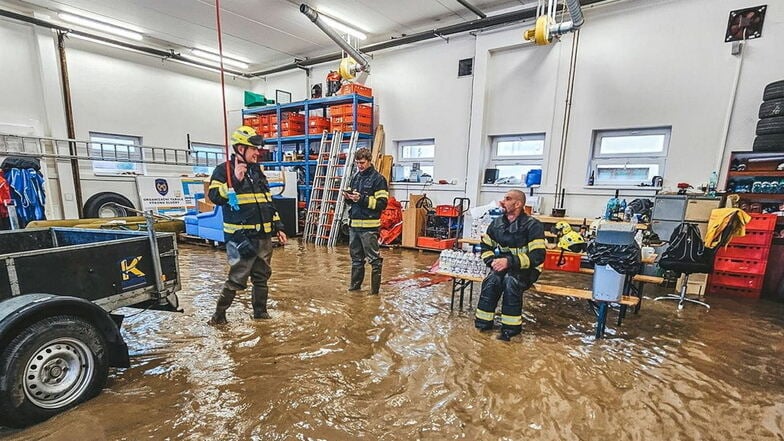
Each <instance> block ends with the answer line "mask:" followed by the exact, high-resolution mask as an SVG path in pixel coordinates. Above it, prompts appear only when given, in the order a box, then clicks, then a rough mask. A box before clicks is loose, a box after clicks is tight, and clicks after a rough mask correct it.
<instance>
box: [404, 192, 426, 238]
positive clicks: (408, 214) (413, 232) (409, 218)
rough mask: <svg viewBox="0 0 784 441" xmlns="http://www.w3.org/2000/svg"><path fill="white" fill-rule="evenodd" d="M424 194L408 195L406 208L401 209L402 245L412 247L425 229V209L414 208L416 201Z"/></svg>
mask: <svg viewBox="0 0 784 441" xmlns="http://www.w3.org/2000/svg"><path fill="white" fill-rule="evenodd" d="M423 197H424V195H420V194H412V195H410V196H409V202H408V208H407V209H405V210H404V211H403V239H402V245H403V246H404V247H409V248H414V247H416V246H417V238H418V237H419V236H421V235H422V234H423V233H424V231H425V222H426V220H427V210H426V209H424V208H416V204H417V202H418V201H419V200H420V199H422V198H423Z"/></svg>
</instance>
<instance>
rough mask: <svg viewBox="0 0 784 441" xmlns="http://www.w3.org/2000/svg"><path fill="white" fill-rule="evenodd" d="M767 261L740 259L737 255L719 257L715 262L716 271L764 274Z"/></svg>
mask: <svg viewBox="0 0 784 441" xmlns="http://www.w3.org/2000/svg"><path fill="white" fill-rule="evenodd" d="M766 266H767V262H766V261H764V260H754V259H742V258H741V259H739V258H736V257H717V258H716V261H715V262H714V263H713V270H714V271H725V272H728V273H745V274H757V275H764V274H765V267H766Z"/></svg>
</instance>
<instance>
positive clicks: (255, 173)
mask: <svg viewBox="0 0 784 441" xmlns="http://www.w3.org/2000/svg"><path fill="white" fill-rule="evenodd" d="M231 174H232V187H233V188H234V191H235V193H236V194H237V202H238V204H239V207H240V209H239V210H237V211H234V210H232V208H231V207H230V206H229V205H228V202H229V200H228V185H227V184H226V163H222V164H220V165H219V166H217V167H215V170H214V171H213V172H212V177H211V178H210V187H209V194H208V197H209V198H210V200H211V201H212V202H213V203H214V204H215V205H219V206H221V209H222V211H223V233H224V236H225V237H226V241H229V240H231V239H232V237H233V235H234V234H235V233H236V232H237V231H243V232H245V233H246V235H247V236H249V237H267V236H271V235H272V234H274V233H277V232H278V231H283V223H282V222H281V220H280V216H279V215H278V212H277V210H276V209H275V206H274V205H273V204H272V201H273V199H272V193H271V192H270V188H269V183H268V182H267V177H266V176H265V175H264V173H263V172H262V171H261V167H260V166H259V165H249V166H248V171H247V172H246V173H245V178H244V179H243V180H242V181H237V178H236V177H235V176H234V157H232V161H231Z"/></svg>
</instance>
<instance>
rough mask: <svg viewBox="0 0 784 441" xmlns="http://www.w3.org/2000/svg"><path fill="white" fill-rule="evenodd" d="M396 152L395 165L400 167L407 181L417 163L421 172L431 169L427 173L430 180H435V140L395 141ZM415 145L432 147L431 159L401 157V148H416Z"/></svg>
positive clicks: (436, 148)
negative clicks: (430, 171)
mask: <svg viewBox="0 0 784 441" xmlns="http://www.w3.org/2000/svg"><path fill="white" fill-rule="evenodd" d="M395 144H396V150H397V158H396V163H397V165H402V166H403V170H404V171H405V172H404V176H406V179H408V176H409V175H410V173H411V169H412V168H413V166H414V164H415V163H419V168H420V169H421V170H422V172H423V173H424V172H425V168H430V169H432V173H428V174H429V175H430V177H431V178H432V179H435V168H436V152H437V150H438V146H437V145H436V139H435V138H420V139H406V140H399V141H395ZM417 145H432V146H433V157H431V158H404V157H403V148H404V147H407V146H417ZM394 182H406V181H394Z"/></svg>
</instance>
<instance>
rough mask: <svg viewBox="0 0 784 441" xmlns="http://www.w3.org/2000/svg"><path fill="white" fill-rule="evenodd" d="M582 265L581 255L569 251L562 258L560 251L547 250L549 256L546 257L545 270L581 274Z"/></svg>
mask: <svg viewBox="0 0 784 441" xmlns="http://www.w3.org/2000/svg"><path fill="white" fill-rule="evenodd" d="M581 263H582V256H581V255H580V253H570V252H568V251H564V253H563V257H561V252H560V251H550V250H547V254H545V257H544V269H548V270H556V271H569V272H573V273H579V272H580V264H581Z"/></svg>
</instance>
